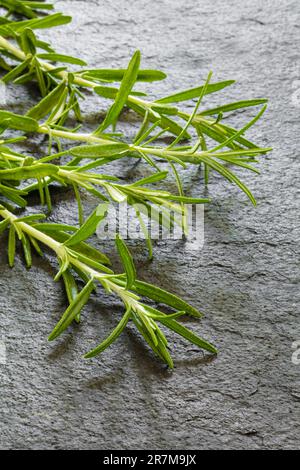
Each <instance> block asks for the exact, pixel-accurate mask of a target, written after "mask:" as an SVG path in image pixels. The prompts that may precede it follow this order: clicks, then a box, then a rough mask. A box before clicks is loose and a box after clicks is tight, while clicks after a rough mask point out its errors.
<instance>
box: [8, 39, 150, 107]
mask: <svg viewBox="0 0 300 470" xmlns="http://www.w3.org/2000/svg"><path fill="white" fill-rule="evenodd" d="M0 48H1V49H6V50H7V51H8V52H10V53H11V54H12V55H14V56H15V57H16V58H17V59H18V60H21V61H24V60H26V58H27V56H26V54H24V52H23V51H22V50H21V49H19V48H17V47H16V46H14V45H13V44H11V42H9V41H7V40H6V39H5V38H4V37H3V36H0ZM38 60H39V64H40V66H41V67H42V69H43V70H44V71H45V72H51V71H53V70H55V69H56V67H55V65H52V64H49V62H46V61H44V60H41V59H38ZM56 75H57V76H58V77H60V78H61V79H62V80H68V76H69V72H67V71H65V70H61V71H58V72H57V73H56ZM74 84H75V85H77V86H80V87H84V88H92V89H94V88H96V87H97V86H98V85H97V84H96V83H94V82H92V81H90V80H86V79H84V78H82V77H78V76H76V74H75V76H74ZM128 101H130V102H132V103H134V104H137V105H139V106H142V107H151V105H150V103H148V102H147V101H145V100H142V99H140V98H138V97H136V96H132V95H129V96H128Z"/></svg>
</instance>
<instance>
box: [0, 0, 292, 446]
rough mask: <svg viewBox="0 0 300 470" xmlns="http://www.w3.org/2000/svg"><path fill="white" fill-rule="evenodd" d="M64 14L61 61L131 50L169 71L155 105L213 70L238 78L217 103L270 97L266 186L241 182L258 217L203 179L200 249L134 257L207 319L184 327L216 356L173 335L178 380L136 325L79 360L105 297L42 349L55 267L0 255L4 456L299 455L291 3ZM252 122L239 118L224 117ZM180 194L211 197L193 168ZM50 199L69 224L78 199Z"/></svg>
mask: <svg viewBox="0 0 300 470" xmlns="http://www.w3.org/2000/svg"><path fill="white" fill-rule="evenodd" d="M57 8H58V9H60V10H62V11H65V12H68V13H70V14H72V15H73V16H74V24H73V27H72V26H67V27H66V28H64V29H59V30H55V31H54V30H53V32H52V33H51V40H52V41H53V42H54V43H55V44H56V45H57V46H58V48H59V49H60V50H61V52H69V53H73V54H74V52H75V53H76V54H78V55H79V56H82V57H84V58H87V60H88V61H89V62H90V64H91V65H93V66H98V67H100V66H103V67H106V66H107V67H110V66H120V64H123V65H125V64H126V62H127V61H128V58H129V56H130V53H132V52H133V51H134V49H135V48H140V49H141V50H142V53H143V64H144V66H145V67H160V68H162V69H163V70H165V71H166V72H168V74H169V78H168V80H167V81H165V82H164V83H161V84H157V85H153V86H151V90H152V93H153V94H154V95H153V96H161V95H162V94H164V93H167V92H172V91H173V90H174V89H181V88H183V87H184V88H186V87H189V86H194V85H195V84H198V83H200V81H201V80H203V78H204V77H205V76H206V74H207V72H208V70H210V69H212V70H213V71H214V73H215V79H230V78H234V79H237V81H238V84H237V85H236V86H234V87H233V88H232V89H231V90H226V91H225V92H222V94H220V95H219V97H218V99H217V97H211V98H210V100H209V102H210V103H215V102H217V101H218V102H225V99H241V98H245V97H247V98H252V97H261V96H265V95H267V96H268V97H269V98H270V107H269V110H268V112H267V114H266V116H265V118H264V119H263V121H262V122H261V124H260V125H259V126H256V128H255V129H254V130H252V131H251V133H250V134H249V135H250V136H251V137H253V138H255V139H256V140H257V141H258V142H259V143H260V144H261V145H273V146H274V151H273V153H272V154H270V155H269V156H268V157H265V158H264V159H262V163H261V164H260V169H261V170H262V174H261V176H255V177H252V176H251V175H250V176H249V175H246V174H244V175H243V172H242V173H241V174H242V175H243V176H244V177H245V179H246V180H247V182H248V183H249V186H250V187H251V188H252V189H253V191H254V193H255V195H256V196H257V199H258V207H257V208H256V209H254V208H253V207H251V206H250V204H249V203H248V202H247V201H246V200H245V198H244V197H243V195H241V194H240V193H239V192H238V191H237V190H236V189H235V188H233V187H230V185H228V184H227V183H225V182H224V181H223V180H222V179H220V178H218V177H215V178H213V179H212V182H211V185H210V187H209V195H211V196H213V197H214V202H213V203H212V204H211V205H210V207H209V208H207V212H206V243H205V247H204V249H203V250H202V252H201V253H195V252H194V253H190V254H187V253H185V251H184V248H183V247H181V246H180V245H179V246H178V247H177V248H178V249H176V250H175V249H174V247H172V246H170V245H169V244H162V243H161V244H160V245H159V246H157V247H156V249H155V260H154V262H153V263H152V264H148V263H147V262H146V261H145V259H146V254H145V251H144V250H143V248H142V247H138V248H137V249H136V252H137V253H136V255H137V259H138V260H139V273H140V277H141V278H142V279H145V280H150V281H155V282H156V283H157V284H159V285H161V286H164V287H166V288H169V289H170V290H173V291H176V292H178V293H179V294H181V295H183V296H185V298H187V299H188V300H190V301H191V302H192V303H193V304H194V305H195V306H196V307H198V308H199V309H201V310H202V311H204V312H205V313H206V316H205V318H204V320H203V321H202V322H201V323H197V322H196V323H195V322H194V323H193V325H192V326H193V328H194V329H195V330H196V331H198V332H199V333H201V334H203V335H204V336H205V337H207V338H208V339H210V340H212V341H214V342H215V343H216V344H217V345H218V346H219V348H220V355H219V357H218V358H216V359H214V360H211V359H210V358H207V357H206V356H204V355H203V354H202V353H201V352H199V351H198V350H196V348H194V347H192V346H191V345H189V344H187V343H185V342H184V341H180V340H178V338H174V339H172V343H173V350H174V358H175V363H176V368H175V370H174V372H173V373H171V372H169V371H168V370H166V369H165V368H164V367H163V366H162V365H161V364H160V363H159V362H158V361H157V360H156V359H154V358H153V356H152V354H151V353H150V352H148V350H147V349H146V348H145V347H144V344H143V342H142V341H141V340H140V338H139V336H138V335H137V334H136V333H135V332H134V331H133V330H131V329H130V328H129V329H128V331H127V332H126V333H125V334H124V335H123V336H122V338H121V339H120V340H119V341H118V342H117V343H116V344H115V345H114V346H113V347H112V348H111V349H110V350H109V351H107V352H106V353H105V354H103V356H102V357H101V358H100V359H98V360H94V361H92V362H85V361H84V360H82V359H81V356H82V354H83V353H84V352H85V351H86V350H87V349H88V348H89V347H91V346H92V345H94V344H95V341H96V340H97V339H100V338H102V337H103V336H104V334H105V333H106V332H108V331H109V329H110V328H111V327H112V326H113V325H114V324H115V321H116V319H115V315H119V314H120V313H121V310H120V305H119V304H118V303H116V302H115V301H114V300H111V299H110V298H109V297H107V296H104V295H102V294H101V293H99V294H98V297H97V298H96V297H95V298H94V299H93V302H91V304H90V305H89V307H88V308H87V309H86V313H87V315H86V318H85V321H84V323H83V324H82V325H81V326H79V327H76V328H74V329H73V330H74V331H71V332H69V333H68V334H66V335H65V336H64V338H62V339H61V340H59V341H58V342H56V343H55V344H54V345H53V344H51V345H50V344H48V343H47V341H46V337H47V334H48V333H49V331H50V330H51V328H52V326H53V324H54V322H55V321H56V320H57V319H58V317H59V315H60V313H61V312H62V310H63V308H64V305H65V299H64V295H63V292H62V289H61V286H60V285H56V284H54V283H53V282H52V279H51V276H52V275H53V273H54V264H53V265H52V264H51V265H48V264H47V263H46V262H45V261H41V260H38V259H36V260H35V265H34V268H33V269H32V270H31V271H30V272H27V271H26V270H25V268H24V266H23V263H22V262H21V261H18V262H17V265H16V267H15V269H14V270H10V269H9V268H8V267H7V265H6V259H5V255H4V253H5V248H4V247H3V249H2V250H1V255H0V261H1V265H0V287H1V291H0V298H1V303H0V324H1V331H0V340H1V339H2V341H3V343H4V344H5V345H6V353H7V363H6V365H4V364H0V397H1V398H0V448H1V449H8V448H13V449H77V448H79V449H108V448H111V449H136V448H139V449H149V448H155V449H179V448H183V449H192V448H198V449H214V448H218V449H295V448H299V443H300V442H299V418H300V415H299V400H300V376H299V375H300V369H299V367H300V366H296V365H293V363H292V359H291V358H292V343H293V342H294V341H297V340H300V326H299V300H300V298H299V243H298V242H299V215H298V210H299V176H298V175H299V147H298V145H297V144H298V141H299V112H300V110H299V106H300V103H298V106H297V87H298V88H299V82H298V83H297V80H300V57H299V50H300V30H299V24H300V4H299V2H298V0H295V1H289V0H272V1H271V0H264V1H262V0H252V1H251V2H241V1H237V0H226V1H224V0H215V1H214V2H207V1H204V0H199V1H197V2H195V1H193V0H184V1H183V0H177V1H171V0H161V1H159V2H158V1H157V2H153V1H152V2H151V1H146V0H135V1H134V0H128V1H124V0H120V1H119V2H113V1H108V0H106V1H100V0H97V1H91V0H90V1H87V0H86V1H59V2H57ZM74 25H75V28H74ZM74 49H75V51H74ZM10 93H11V95H10V103H9V104H10V105H11V106H13V103H15V102H16V98H17V105H18V106H16V108H17V107H18V109H20V108H21V107H24V108H26V107H27V106H28V104H29V100H30V99H31V98H32V97H34V91H33V90H31V91H30V92H27V91H26V90H22V89H18V91H15V89H14V91H12V90H11V91H10ZM298 101H299V100H298ZM101 109H105V108H104V107H103V106H102V105H101V103H99V102H96V101H95V99H92V98H90V99H89V100H88V102H87V106H86V113H87V114H88V115H93V114H94V116H95V118H97V117H98V116H99V114H100V111H101ZM126 116H127V118H126V119H130V120H131V121H133V122H134V121H135V118H134V116H132V114H130V113H129V114H128V113H127V115H126ZM245 119H246V116H245V115H244V114H237V115H235V116H233V117H232V119H231V122H232V123H233V124H238V125H241V123H242V122H245ZM92 124H93V123H92V122H91V125H92ZM131 132H132V131H131ZM37 143H38V142H37ZM122 165H123V166H122ZM122 165H120V166H119V167H117V168H118V171H119V172H120V175H121V174H124V172H126V171H131V166H130V163H129V162H126V163H123V164H122ZM136 171H137V173H139V172H141V173H142V172H143V169H138V170H136ZM185 184H186V187H187V189H189V188H191V189H192V190H193V192H194V193H195V194H203V193H204V189H203V184H202V182H199V176H198V175H197V173H196V170H195V169H191V170H189V171H188V172H186V174H185ZM59 200H60V197H57V205H56V207H55V213H54V218H61V219H62V218H64V217H66V216H68V217H70V218H72V216H73V212H74V211H75V209H74V211H73V208H74V204H73V202H72V199H71V195H70V197H69V199H68V200H67V202H64V203H59ZM86 203H87V204H92V201H89V200H88V199H87V200H86ZM74 213H75V212H74ZM3 243H4V241H3V240H2V241H1V244H3ZM105 250H106V251H107V252H108V253H110V251H112V248H111V247H110V246H106V247H105Z"/></svg>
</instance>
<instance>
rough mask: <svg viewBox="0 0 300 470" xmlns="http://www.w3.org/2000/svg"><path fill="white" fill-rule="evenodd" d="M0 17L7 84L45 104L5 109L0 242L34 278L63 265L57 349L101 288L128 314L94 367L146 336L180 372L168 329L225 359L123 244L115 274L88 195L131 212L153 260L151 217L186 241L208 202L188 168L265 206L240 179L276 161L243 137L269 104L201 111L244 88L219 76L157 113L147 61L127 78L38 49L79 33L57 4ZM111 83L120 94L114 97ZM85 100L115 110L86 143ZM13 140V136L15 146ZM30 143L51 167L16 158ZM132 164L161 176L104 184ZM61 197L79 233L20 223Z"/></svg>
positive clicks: (162, 103)
mask: <svg viewBox="0 0 300 470" xmlns="http://www.w3.org/2000/svg"><path fill="white" fill-rule="evenodd" d="M0 7H2V8H4V9H5V10H6V11H7V14H6V15H5V16H3V17H2V18H1V21H0V68H2V70H3V76H2V81H3V82H4V83H14V84H16V85H17V84H26V83H32V82H35V83H36V84H37V85H38V88H39V90H40V94H41V99H40V100H39V101H38V102H37V103H36V104H35V105H34V106H33V107H32V108H31V109H30V110H29V111H28V112H27V114H26V115H21V114H18V113H12V112H9V111H8V110H7V109H0V135H1V134H4V137H3V138H1V141H0V217H1V221H0V234H2V233H3V232H5V231H7V232H8V248H7V254H8V263H9V265H10V266H11V267H13V265H14V262H15V257H16V253H17V250H16V247H17V245H18V244H20V245H21V247H22V250H23V252H24V258H25V263H26V266H27V267H28V268H30V267H31V265H32V249H34V250H35V251H36V252H37V253H38V254H39V255H43V252H44V249H45V248H48V249H50V250H52V251H53V252H54V253H55V255H56V257H57V261H58V272H57V275H56V277H55V280H56V281H58V280H60V279H61V280H62V281H63V284H64V287H65V291H66V296H67V300H68V307H67V309H66V311H65V313H64V314H63V316H62V318H61V319H60V320H59V321H58V323H57V325H56V326H55V327H54V329H53V331H52V333H51V334H50V336H49V340H50V341H53V340H55V339H56V338H57V337H59V336H60V335H61V334H62V333H64V332H65V330H67V329H68V328H69V327H70V326H71V324H72V323H73V322H74V321H75V322H79V321H81V318H82V312H84V306H85V305H86V304H87V302H88V301H89V299H90V297H91V295H93V293H94V292H95V291H96V289H97V286H98V285H100V286H102V288H104V289H105V290H106V291H107V292H108V293H110V294H112V295H116V296H117V297H118V298H119V299H120V300H121V301H122V302H123V304H124V309H125V313H124V315H123V317H122V318H121V320H120V321H119V323H118V324H117V326H116V327H115V329H114V330H113V331H112V333H111V334H110V335H109V336H108V338H106V339H105V340H104V341H102V342H101V343H100V345H99V346H95V348H94V349H93V350H92V351H90V352H89V353H87V354H86V355H85V357H86V358H92V357H94V356H96V355H98V354H100V353H102V352H103V351H104V350H105V349H106V348H107V347H109V346H110V345H111V344H112V343H113V342H114V341H115V340H116V339H117V338H118V337H119V336H120V334H121V333H122V332H123V330H124V329H125V328H126V327H127V325H128V324H131V325H134V326H135V327H136V328H137V330H138V331H139V332H140V334H141V335H142V336H143V338H144V339H145V341H146V343H147V344H148V345H149V346H150V347H151V348H152V350H153V351H154V353H155V354H156V355H157V356H158V357H159V358H160V359H161V360H162V361H163V362H165V363H166V364H167V365H168V366H169V367H171V368H172V367H173V360H172V358H171V356H170V353H169V349H168V341H167V339H166V336H165V334H164V333H163V331H162V330H161V328H160V325H162V326H163V327H164V329H169V330H172V331H173V332H175V333H176V334H178V335H180V336H182V337H183V338H185V339H186V340H188V341H189V342H191V343H193V344H195V345H197V346H198V347H199V348H201V349H204V350H206V351H209V352H210V353H213V354H215V353H216V352H217V350H216V348H215V347H214V346H213V345H211V344H210V343H209V342H207V341H206V340H203V339H202V338H200V337H198V336H197V335H195V334H194V333H193V332H192V331H190V330H189V329H187V328H186V327H184V326H183V325H182V324H181V323H179V322H178V320H179V319H180V318H181V317H182V316H183V315H190V316H192V317H196V318H199V317H201V314H200V313H199V312H198V311H197V310H196V309H195V308H194V307H192V306H191V305H189V304H188V303H186V302H185V301H184V300H182V299H180V298H178V297H177V296H176V295H174V294H172V293H169V292H167V291H165V290H163V289H161V288H159V287H156V286H153V285H151V284H147V283H145V282H143V281H141V280H139V279H138V275H137V271H136V267H135V263H134V260H133V258H132V255H131V253H130V251H129V249H128V247H127V245H126V243H125V241H124V240H123V239H122V238H121V237H120V236H119V235H117V234H116V248H117V251H118V254H119V256H120V259H121V261H122V264H123V269H124V272H123V273H121V274H116V273H115V272H114V271H113V270H112V269H111V263H110V260H109V259H108V258H107V256H105V255H104V254H103V253H102V252H100V251H99V250H97V249H95V248H94V247H93V246H92V245H90V244H89V241H88V240H89V239H90V238H91V237H92V236H93V235H94V234H95V232H96V230H97V227H98V225H99V224H100V223H102V221H103V220H104V219H105V217H106V211H105V210H104V209H103V207H102V209H101V211H100V210H99V207H95V208H94V210H93V211H92V213H91V214H90V215H89V216H88V217H87V218H85V217H84V208H83V203H82V200H81V193H82V191H85V192H86V193H88V194H91V195H93V196H96V197H97V198H98V200H99V202H101V203H103V204H104V207H107V206H108V204H113V203H117V204H121V203H123V202H124V201H126V202H127V203H128V204H129V205H132V206H133V207H134V209H135V212H136V216H137V219H138V220H139V222H140V226H141V229H142V231H143V233H144V234H145V237H146V240H147V245H148V248H149V258H150V259H151V258H152V256H153V246H152V243H151V237H150V234H149V230H148V227H147V224H146V223H145V221H144V219H143V217H142V215H143V214H144V215H146V216H147V215H148V212H149V211H150V210H151V212H152V217H154V219H155V220H156V222H157V223H162V224H163V225H165V226H166V227H169V224H170V221H171V223H172V224H174V223H180V224H181V226H182V228H183V230H184V231H186V230H187V226H186V224H187V221H186V209H185V204H203V203H208V202H209V199H207V198H203V197H201V195H200V197H189V196H186V195H185V193H184V187H183V184H182V182H181V179H180V173H179V172H178V170H177V168H178V167H181V168H182V169H185V168H186V167H187V166H189V165H197V166H202V165H203V166H204V170H205V171H204V180H205V184H208V182H209V177H211V175H212V174H213V173H214V172H216V173H218V174H219V175H221V176H222V177H224V178H225V179H226V180H228V181H229V182H230V183H233V184H235V185H237V186H238V187H239V188H240V189H241V190H242V191H243V192H244V193H245V194H246V196H247V197H248V198H249V199H250V200H251V201H252V203H253V204H256V200H255V198H254V196H253V194H252V193H251V191H250V190H249V188H248V187H247V186H246V185H245V183H244V182H242V181H241V179H240V178H239V177H238V175H237V174H236V172H235V171H233V169H239V168H242V169H244V170H249V171H251V172H254V173H258V170H257V168H256V167H255V166H254V165H253V164H257V163H258V157H259V156H260V155H265V154H266V153H267V152H269V151H270V150H271V149H270V148H262V147H260V146H259V145H257V144H255V143H253V142H251V141H249V140H248V139H247V138H246V137H245V133H246V132H247V131H248V129H249V128H251V127H252V126H253V125H254V124H256V123H257V121H258V120H259V119H260V118H261V117H262V115H263V114H264V112H265V110H266V106H265V103H266V100H265V99H253V100H242V101H239V102H234V103H229V104H223V105H220V106H217V107H214V108H204V109H202V108H203V99H204V97H205V96H208V95H210V94H212V93H217V92H221V91H222V90H224V89H226V87H228V86H231V85H233V83H234V82H233V81H232V80H229V81H223V82H215V83H213V82H212V73H209V75H208V78H207V80H206V82H205V83H204V85H201V86H198V87H195V88H192V89H187V90H183V91H179V92H178V91H177V92H176V93H173V94H171V95H169V96H166V97H162V98H160V99H158V100H155V101H153V100H152V101H151V100H150V101H148V100H147V95H146V94H145V93H143V92H140V91H139V90H136V85H137V84H138V83H140V82H155V81H160V80H163V79H165V78H166V75H165V74H164V72H161V71H157V70H148V69H141V68H140V62H141V54H140V52H139V51H136V52H135V53H134V55H133V57H132V58H131V60H130V61H129V64H128V67H127V68H126V69H124V68H120V69H89V68H88V65H87V64H86V63H85V61H84V60H83V59H82V58H77V57H73V56H69V55H66V54H64V53H63V52H60V51H56V50H54V49H53V47H52V45H51V44H49V43H47V42H45V41H42V40H40V39H39V38H38V35H37V31H38V30H39V29H47V28H52V27H57V26H62V25H64V24H67V23H69V22H70V21H71V18H70V17H69V16H65V15H63V14H61V13H53V14H49V15H48V14H47V11H51V10H52V9H53V6H52V4H50V3H48V2H45V1H38V2H33V1H21V0H3V1H1V0H0ZM69 65H71V66H72V68H69ZM111 83H114V84H116V85H114V86H111ZM85 89H90V90H92V91H93V92H94V93H95V94H96V95H99V96H101V97H104V98H106V99H109V100H113V104H112V105H111V106H110V107H109V109H108V111H107V113H106V116H105V118H104V120H103V121H102V122H99V123H98V126H97V128H96V129H95V130H94V131H93V132H91V133H88V134H87V133H83V132H81V130H80V126H79V127H76V128H75V129H74V128H70V127H69V122H70V121H69V119H68V118H69V116H71V114H72V115H73V117H75V118H76V119H77V120H78V121H79V122H81V121H82V119H83V118H82V114H81V109H80V103H81V100H82V99H84V91H85ZM187 100H196V104H195V108H194V111H193V112H192V113H191V114H189V113H187V112H185V111H184V110H182V109H180V107H179V106H180V105H181V103H183V102H185V101H187ZM256 106H259V107H260V110H259V111H258V113H257V114H256V116H255V117H254V118H253V119H251V120H250V121H249V122H248V123H246V125H244V126H242V127H241V129H235V128H232V127H230V126H229V125H228V124H224V122H223V120H224V116H225V117H228V113H231V112H235V111H237V110H240V109H246V108H249V107H256ZM124 107H128V108H130V109H131V110H133V111H134V112H135V113H137V114H138V115H139V116H141V117H142V122H141V126H140V129H139V130H138V132H137V133H136V135H135V137H134V138H133V139H132V140H131V141H130V140H129V139H128V137H127V136H123V135H122V134H116V133H115V129H116V127H117V125H118V120H119V117H120V114H121V113H122V110H123V109H124ZM110 128H112V132H110V131H109V129H110ZM7 130H9V131H10V136H9V137H5V132H6V131H7ZM11 133H15V135H13V136H11ZM32 134H41V135H46V136H47V137H48V139H49V152H48V153H49V154H48V155H46V156H41V157H40V158H38V159H36V158H34V157H32V156H27V155H25V154H24V153H20V152H16V151H15V150H14V147H13V145H14V144H15V143H16V142H17V143H18V145H19V146H20V145H21V143H22V140H24V139H26V138H30V136H31V135H32ZM167 134H169V136H170V135H171V136H174V137H173V140H172V141H171V144H169V145H166V144H163V143H162V142H163V140H162V138H163V137H164V136H166V135H167ZM186 139H190V141H189V142H185V143H184V145H183V143H182V141H183V140H186ZM68 141H69V143H70V142H72V143H73V146H72V147H70V146H68V147H64V146H65V145H66V142H68ZM54 144H56V146H57V147H58V153H57V151H55V150H54ZM125 157H126V158H131V159H135V161H137V162H138V161H139V160H140V159H143V160H144V161H145V162H146V163H147V164H148V165H149V166H150V167H151V170H152V174H151V175H150V176H146V177H144V178H143V179H142V180H139V181H136V182H134V183H128V182H127V183H126V182H124V181H120V180H119V179H118V178H116V177H115V175H107V174H103V173H100V172H99V168H100V167H103V166H104V165H105V164H107V163H110V162H114V161H115V160H119V159H122V158H125ZM162 160H163V161H164V162H166V163H167V164H168V168H169V169H170V170H171V173H172V174H173V176H174V177H175V181H176V185H177V190H178V194H172V193H170V192H169V191H166V190H165V189H164V188H163V186H162V187H161V185H163V183H164V180H165V178H166V177H167V176H168V174H169V172H168V170H165V171H161V170H160V168H159V162H160V161H162ZM57 185H61V186H69V187H71V188H73V190H74V196H75V199H76V201H77V204H78V219H79V226H77V227H75V226H71V225H67V224H63V223H49V222H48V221H47V215H46V214H38V215H37V214H34V215H33V214H30V213H29V212H28V210H26V212H24V214H22V213H21V214H19V215H18V216H17V215H16V214H15V209H16V208H18V210H19V211H24V209H25V208H26V206H27V201H28V197H29V196H30V194H31V193H32V192H33V191H37V192H38V194H39V197H40V201H41V204H42V205H43V206H46V207H47V214H49V213H50V212H51V210H52V193H53V192H54V191H55V188H56V186H57ZM150 185H155V186H150ZM157 185H159V186H157ZM149 186H150V187H149ZM137 205H138V207H139V208H138V209H137ZM143 208H144V209H143ZM175 215H179V216H180V217H179V218H178V217H175ZM82 283H83V287H82ZM142 297H143V298H144V299H150V300H152V301H154V302H158V303H160V304H164V305H166V306H168V307H170V308H171V309H173V313H168V314H166V313H164V312H163V311H161V310H157V309H155V308H153V307H150V306H149V305H148V304H146V303H144V301H143V299H142Z"/></svg>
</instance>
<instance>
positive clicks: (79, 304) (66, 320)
mask: <svg viewBox="0 0 300 470" xmlns="http://www.w3.org/2000/svg"><path fill="white" fill-rule="evenodd" d="M94 289H95V285H94V281H93V280H92V279H91V280H90V281H89V282H88V284H87V285H86V286H85V287H84V288H83V289H82V291H81V292H80V293H79V294H78V295H77V297H75V299H74V300H73V302H72V303H71V304H70V306H69V307H68V308H67V310H66V311H65V313H64V315H63V316H62V318H61V319H60V321H59V322H58V323H57V325H56V327H55V328H54V330H53V331H52V333H51V334H50V336H49V338H48V340H49V341H53V340H55V339H56V338H57V337H58V336H60V335H61V334H62V333H63V332H64V331H65V330H66V329H67V328H68V326H69V325H70V324H71V323H72V321H73V320H74V319H75V318H76V317H77V315H78V314H79V313H80V312H81V310H82V309H83V307H84V306H85V304H86V303H87V302H88V300H89V298H90V296H91V293H92V292H93V290H94Z"/></svg>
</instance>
